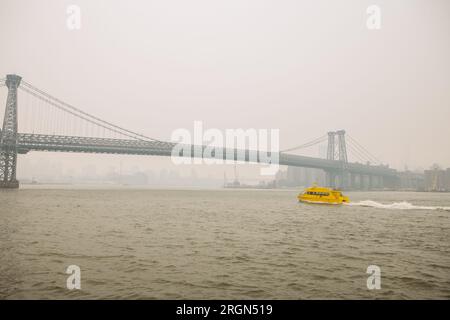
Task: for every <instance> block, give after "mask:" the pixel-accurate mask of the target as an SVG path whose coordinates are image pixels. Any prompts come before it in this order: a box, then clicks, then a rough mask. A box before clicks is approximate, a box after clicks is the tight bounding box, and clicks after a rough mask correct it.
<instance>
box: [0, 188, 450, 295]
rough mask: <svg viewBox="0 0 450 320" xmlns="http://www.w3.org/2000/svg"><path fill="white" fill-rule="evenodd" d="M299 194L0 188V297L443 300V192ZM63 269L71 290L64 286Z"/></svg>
mask: <svg viewBox="0 0 450 320" xmlns="http://www.w3.org/2000/svg"><path fill="white" fill-rule="evenodd" d="M298 191H299V190H231V189H228V190H175V189H169V190H145V189H142V190H139V189H117V188H116V189H109V190H107V189H103V190H102V189H97V188H91V189H83V188H78V189H73V188H72V189H70V187H66V188H61V187H58V188H50V187H48V188H42V187H40V188H28V189H27V188H24V189H20V190H7V191H2V192H0V203H1V205H0V259H1V260H0V298H1V299H116V298H117V299H422V298H423V299H449V298H450V232H449V231H450V208H449V207H450V194H448V193H414V192H353V193H349V196H350V198H351V201H352V204H351V205H344V206H328V205H313V204H302V203H298V202H297V199H296V196H297V193H298ZM69 265H77V266H79V267H80V269H81V289H80V290H69V289H67V287H66V280H67V278H68V276H69V275H68V274H66V269H67V267H68V266H69ZM369 265H376V266H379V268H380V270H381V278H380V279H381V289H379V290H369V289H368V287H367V278H368V277H369V276H370V275H369V274H367V273H366V271H367V267H368V266H369Z"/></svg>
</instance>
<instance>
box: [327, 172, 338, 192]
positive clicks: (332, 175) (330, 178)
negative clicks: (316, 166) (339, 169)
mask: <svg viewBox="0 0 450 320" xmlns="http://www.w3.org/2000/svg"><path fill="white" fill-rule="evenodd" d="M325 173H326V185H327V187H329V188H336V172H334V171H331V170H330V171H325Z"/></svg>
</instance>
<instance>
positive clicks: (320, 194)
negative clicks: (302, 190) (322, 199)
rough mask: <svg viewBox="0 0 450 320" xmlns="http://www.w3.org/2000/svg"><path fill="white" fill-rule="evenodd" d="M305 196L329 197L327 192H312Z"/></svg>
mask: <svg viewBox="0 0 450 320" xmlns="http://www.w3.org/2000/svg"><path fill="white" fill-rule="evenodd" d="M306 194H309V195H313V196H329V195H330V194H329V193H328V192H314V191H308V192H307V193H306Z"/></svg>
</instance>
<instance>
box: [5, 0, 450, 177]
mask: <svg viewBox="0 0 450 320" xmlns="http://www.w3.org/2000/svg"><path fill="white" fill-rule="evenodd" d="M427 3H428V2H427V1H379V2H377V4H378V5H379V6H380V8H381V9H382V20H381V29H379V30H376V31H373V30H372V31H371V30H368V28H367V27H366V19H367V13H366V8H367V7H368V6H369V5H370V4H372V3H371V2H370V1H356V0H355V1H347V5H346V6H342V5H341V4H340V3H339V2H335V1H314V2H310V3H299V2H298V1H283V3H282V5H280V4H279V3H275V2H274V1H267V0H263V1H248V0H247V1H234V0H232V1H206V0H195V1H189V2H186V1H176V0H172V1H135V2H134V3H133V5H132V6H130V5H129V4H127V3H126V2H125V1H118V0H114V1H78V2H77V5H78V6H79V7H80V9H81V29H80V30H70V29H69V28H68V27H67V24H66V22H67V17H68V14H67V12H66V9H67V6H68V5H69V4H71V3H70V2H69V1H42V2H41V1H40V2H30V1H22V0H19V1H17V0H15V1H12V0H2V10H1V11H0V20H1V21H2V28H0V37H1V38H2V40H3V42H4V45H3V46H2V53H1V56H2V59H0V73H1V74H3V75H6V74H7V73H16V74H19V75H21V76H22V77H24V79H27V81H30V82H32V83H33V84H34V85H36V86H38V87H40V88H45V89H46V90H47V91H48V92H50V93H51V94H53V95H55V96H57V97H64V100H65V101H68V102H70V103H71V104H73V105H75V106H77V107H79V108H81V109H82V110H85V111H87V112H89V113H91V114H94V115H97V116H99V117H101V118H103V119H105V120H108V121H110V122H113V123H116V124H119V125H121V126H123V127H125V128H129V129H132V130H134V131H137V132H140V133H143V134H145V135H148V136H150V137H154V138H158V139H162V140H169V139H170V136H171V133H172V132H173V131H174V130H176V129H178V128H186V129H188V130H192V128H193V123H194V121H196V120H200V121H203V123H204V125H205V127H206V128H218V129H221V130H225V129H227V128H243V129H247V128H256V129H259V128H264V129H271V128H275V129H280V148H281V149H284V148H289V147H292V146H295V145H298V144H301V143H303V142H306V141H309V140H310V139H312V138H315V137H317V136H321V135H323V134H326V132H327V131H330V130H338V129H345V130H346V131H347V132H348V133H349V134H351V136H353V137H355V138H357V139H358V141H359V142H361V143H362V144H363V145H364V146H365V147H366V148H367V149H368V150H370V151H371V152H372V153H373V154H374V155H376V156H377V157H378V158H379V159H380V160H381V161H382V162H383V163H387V164H389V165H390V166H391V167H393V168H396V169H401V170H404V169H405V166H407V167H408V168H409V169H413V170H414V169H427V168H429V167H430V166H431V165H432V164H433V163H438V164H439V165H441V166H442V167H444V168H446V167H449V166H450V149H448V148H445V147H443V144H442V142H441V141H442V139H443V138H444V137H448V136H450V127H449V126H448V119H449V118H450V90H449V88H450V60H449V59H448V57H449V56H450V38H449V37H448V30H449V29H450V20H449V19H448V12H449V9H450V4H449V2H448V1H444V0H443V1H433V6H428V5H427ZM18 24H19V25H20V27H17V25H18ZM6 92H7V90H1V92H0V101H3V102H2V107H1V109H3V108H4V105H5V103H6ZM22 102H24V101H21V100H20V97H19V113H20V103H22ZM300 154H304V155H312V156H318V155H319V150H318V148H317V147H314V148H311V149H307V150H304V151H303V153H300ZM58 166H59V167H62V168H64V169H63V172H62V173H58V171H57V170H56V171H55V172H54V174H55V175H58V174H65V175H71V174H72V175H77V176H82V175H83V171H86V170H88V169H86V168H91V169H92V168H93V167H95V168H96V169H95V170H96V171H97V172H100V173H101V174H103V173H105V174H106V173H108V172H110V171H114V172H116V173H117V172H119V170H120V169H119V168H120V167H121V166H122V169H121V170H123V172H125V173H126V172H136V171H144V172H145V171H148V170H152V171H154V172H155V174H156V175H158V174H159V172H161V171H162V170H166V171H175V172H178V174H180V175H182V176H183V175H184V176H192V175H193V176H199V177H209V178H211V179H216V181H219V180H221V179H223V176H224V171H226V173H227V175H228V177H229V178H230V179H231V178H232V176H233V174H234V173H233V169H234V168H233V166H230V165H228V166H220V165H213V166H206V165H194V166H174V165H173V164H172V163H171V159H170V158H156V157H136V156H114V155H111V156H110V155H87V154H58V153H48V154H47V153H33V152H32V153H30V154H28V155H26V156H19V170H18V174H19V178H24V179H31V178H32V177H33V176H39V175H40V174H41V175H42V174H43V172H47V173H46V175H48V176H51V175H52V172H51V171H52V170H51V169H52V168H57V167H58ZM45 168H48V169H45ZM193 169H195V174H193V173H192V172H193V171H192V170H193ZM238 171H239V176H240V177H241V178H247V179H249V180H252V179H253V180H255V181H257V180H259V179H261V180H262V179H266V178H265V177H261V176H260V170H259V166H258V165H249V164H247V165H242V166H239V170H238Z"/></svg>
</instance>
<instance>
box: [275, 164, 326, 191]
mask: <svg viewBox="0 0 450 320" xmlns="http://www.w3.org/2000/svg"><path fill="white" fill-rule="evenodd" d="M275 180H276V185H277V186H279V187H304V186H310V185H312V184H313V183H317V184H318V185H324V184H325V172H324V171H323V170H320V169H313V168H302V167H293V166H288V167H287V170H286V171H281V170H280V171H278V173H277V175H276V177H275Z"/></svg>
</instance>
